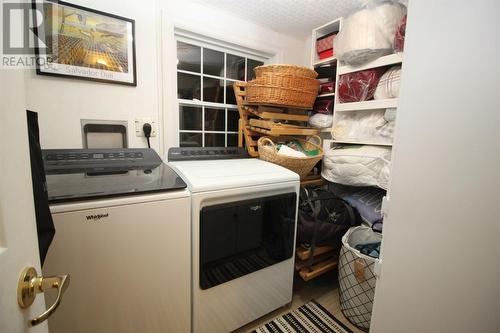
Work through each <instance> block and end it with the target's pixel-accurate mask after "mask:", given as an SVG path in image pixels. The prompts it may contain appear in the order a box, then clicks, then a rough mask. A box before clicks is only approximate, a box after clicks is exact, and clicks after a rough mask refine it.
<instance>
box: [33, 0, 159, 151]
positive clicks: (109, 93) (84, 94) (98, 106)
mask: <svg viewBox="0 0 500 333" xmlns="http://www.w3.org/2000/svg"><path fill="white" fill-rule="evenodd" d="M71 3H75V4H78V5H81V6H85V7H89V8H93V9H98V10H101V11H104V12H108V13H112V14H116V15H120V16H124V17H127V18H132V19H135V35H136V40H135V42H136V59H137V87H129V86H121V85H115V84H107V83H97V82H92V81H81V80H73V79H66V78H57V77H48V76H40V75H36V74H35V73H34V71H28V72H27V73H26V88H27V93H26V100H27V105H28V108H29V109H31V110H33V111H36V112H39V122H40V131H41V144H42V147H43V148H81V147H82V134H81V130H80V127H81V125H80V119H107V120H127V121H128V128H129V138H128V139H129V146H130V147H145V145H146V143H145V139H144V138H143V137H142V138H139V137H136V136H135V130H134V120H135V118H137V117H149V118H152V119H153V120H154V121H156V123H158V120H159V115H160V111H161V108H160V104H159V94H158V64H157V60H158V58H157V52H158V45H157V44H158V43H157V37H158V29H157V27H158V24H157V19H156V17H157V12H158V9H157V3H156V1H154V0H149V1H134V0H123V1H120V2H116V1H112V0H105V1H103V0H74V1H71ZM151 143H152V145H153V147H154V148H157V149H158V148H159V147H160V144H159V141H158V137H157V138H152V139H151Z"/></svg>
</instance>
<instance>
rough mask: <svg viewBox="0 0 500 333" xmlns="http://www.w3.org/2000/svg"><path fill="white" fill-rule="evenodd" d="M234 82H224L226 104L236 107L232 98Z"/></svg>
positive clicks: (234, 99) (234, 98)
mask: <svg viewBox="0 0 500 333" xmlns="http://www.w3.org/2000/svg"><path fill="white" fill-rule="evenodd" d="M233 84H234V81H226V104H234V105H236V97H234V88H233Z"/></svg>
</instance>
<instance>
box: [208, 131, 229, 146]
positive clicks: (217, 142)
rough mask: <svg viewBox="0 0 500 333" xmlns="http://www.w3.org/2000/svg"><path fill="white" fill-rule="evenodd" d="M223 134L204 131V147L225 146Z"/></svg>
mask: <svg viewBox="0 0 500 333" xmlns="http://www.w3.org/2000/svg"><path fill="white" fill-rule="evenodd" d="M225 146H226V143H225V142H224V134H215V133H205V147H225Z"/></svg>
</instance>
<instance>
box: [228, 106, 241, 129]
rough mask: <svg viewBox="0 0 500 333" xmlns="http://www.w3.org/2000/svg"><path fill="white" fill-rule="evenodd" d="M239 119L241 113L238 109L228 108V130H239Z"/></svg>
mask: <svg viewBox="0 0 500 333" xmlns="http://www.w3.org/2000/svg"><path fill="white" fill-rule="evenodd" d="M238 119H240V114H239V113H238V110H233V109H227V131H228V132H238Z"/></svg>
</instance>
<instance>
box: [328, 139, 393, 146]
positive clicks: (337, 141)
mask: <svg viewBox="0 0 500 333" xmlns="http://www.w3.org/2000/svg"><path fill="white" fill-rule="evenodd" d="M332 142H333V143H339V144H352V145H370V146H385V147H392V143H381V142H372V141H356V140H332Z"/></svg>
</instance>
